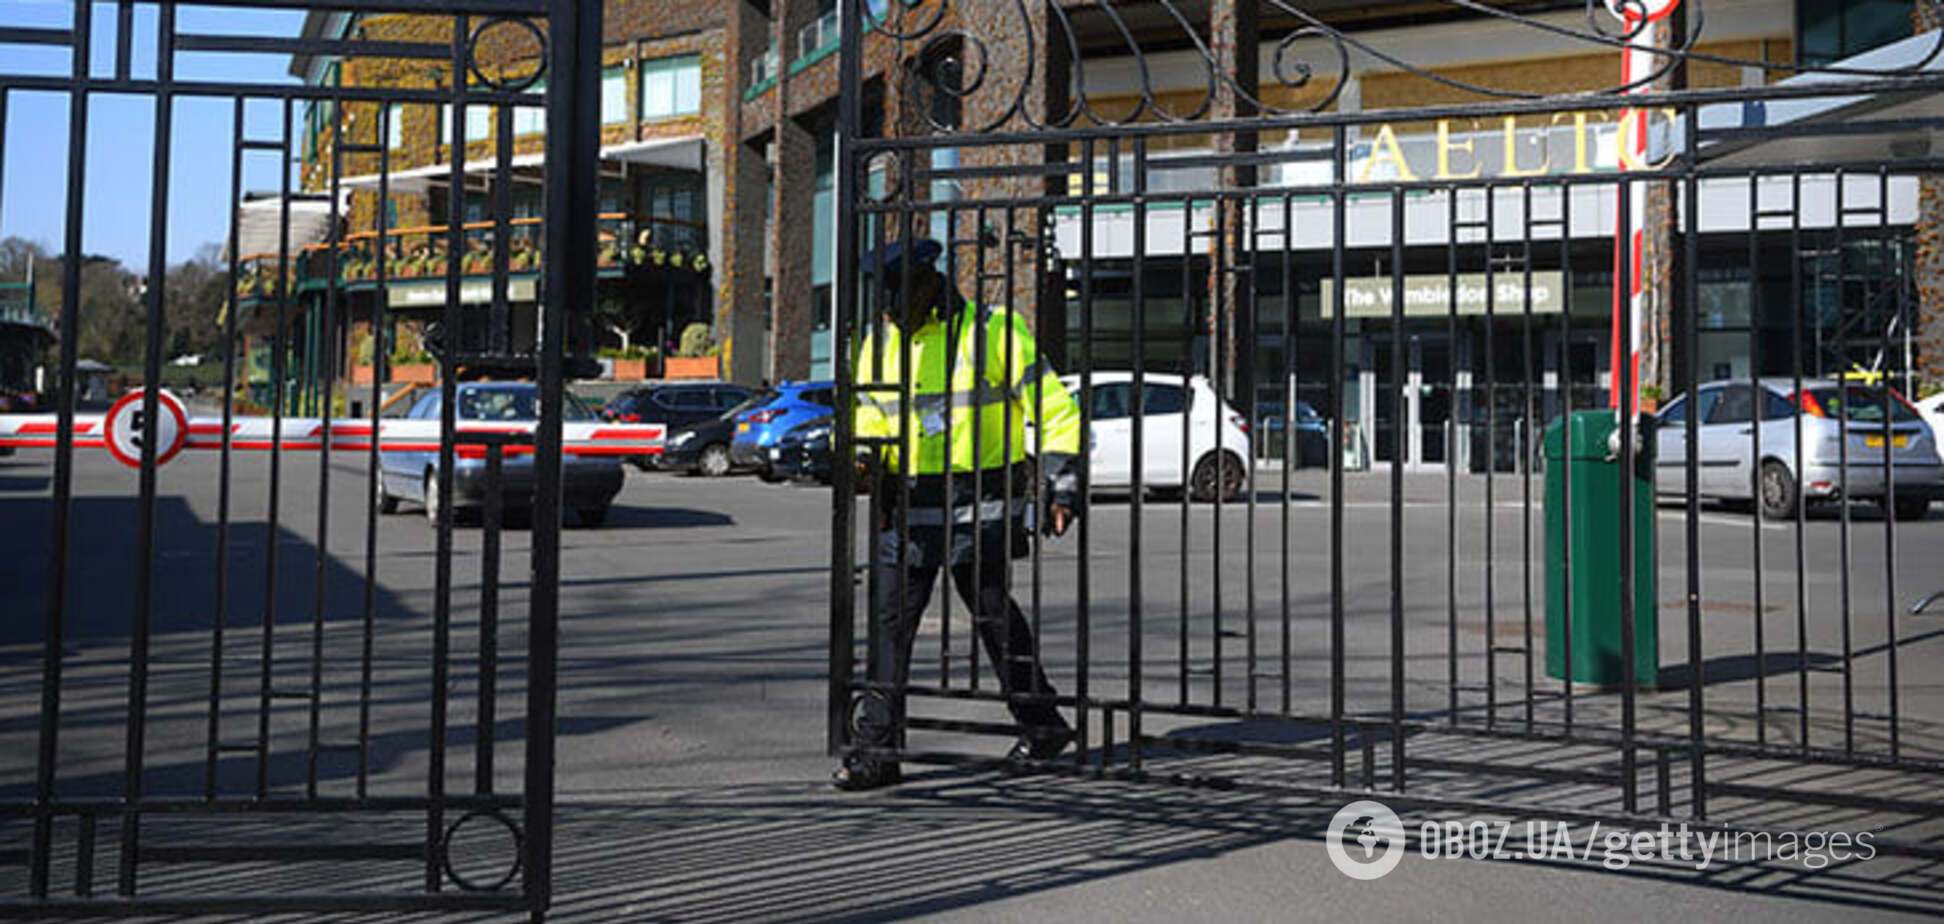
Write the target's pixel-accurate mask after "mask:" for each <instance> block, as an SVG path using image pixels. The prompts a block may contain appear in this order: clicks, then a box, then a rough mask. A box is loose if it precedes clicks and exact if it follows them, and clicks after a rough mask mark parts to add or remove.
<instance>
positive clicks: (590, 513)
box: [574, 504, 608, 526]
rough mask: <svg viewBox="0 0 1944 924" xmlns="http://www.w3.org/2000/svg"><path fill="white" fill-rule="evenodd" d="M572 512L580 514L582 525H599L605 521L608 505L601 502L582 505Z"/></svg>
mask: <svg viewBox="0 0 1944 924" xmlns="http://www.w3.org/2000/svg"><path fill="white" fill-rule="evenodd" d="M574 512H575V513H577V514H579V515H580V522H581V525H582V526H599V525H601V524H602V523H606V522H607V515H608V505H607V504H601V505H599V506H596V507H582V508H580V509H579V510H576V511H574Z"/></svg>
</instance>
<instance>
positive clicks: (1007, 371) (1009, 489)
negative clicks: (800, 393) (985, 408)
mask: <svg viewBox="0 0 1944 924" xmlns="http://www.w3.org/2000/svg"><path fill="white" fill-rule="evenodd" d="M1017 214H1018V213H1017V211H1016V210H1015V208H1014V207H1013V206H1012V205H1007V206H1006V209H1005V211H1004V212H1003V213H1002V215H1003V218H1002V219H1001V221H1002V222H1003V223H1004V230H1002V231H1001V232H1000V235H999V240H1000V241H1001V246H1002V247H1003V248H1004V249H1003V250H1002V251H1001V253H1000V255H999V266H1000V269H1001V271H1002V272H1003V273H1004V274H1005V278H1004V280H1003V281H1001V283H1000V287H999V291H1000V299H1001V301H1002V303H1003V304H1004V305H1005V306H1006V329H1005V330H1004V331H1002V332H1000V336H999V339H1000V349H1001V350H1002V351H1003V352H1002V353H1001V355H1000V359H999V367H1000V376H999V381H1000V385H999V387H1000V388H1002V389H1007V390H1010V389H1011V388H1012V384H1013V376H1014V375H1017V374H1018V373H1019V372H1020V371H1022V370H1021V369H1020V368H1018V367H1019V366H1020V364H1019V363H1017V362H1015V360H1014V357H1013V351H1014V350H1015V349H1016V347H1017V338H1016V337H1015V336H1014V334H1013V327H1014V324H1013V320H1014V318H1015V317H1016V315H1014V314H1013V312H1014V310H1015V309H1014V307H1013V306H1014V304H1015V303H1016V300H1015V298H1014V295H1015V292H1014V285H1013V279H1014V276H1015V267H1014V264H1013V254H1014V253H1015V252H1016V251H1017V250H1018V249H1019V242H1018V241H1017V240H1015V239H1014V237H1013V235H1014V233H1015V232H1016V231H1017V226H1016V225H1015V224H1014V221H1015V216H1016V215H1017ZM905 342H906V343H907V344H909V343H910V342H911V338H910V337H906V338H905ZM906 349H907V350H909V349H910V348H909V347H906ZM903 368H905V369H910V368H911V365H910V363H906V364H905V365H904V366H903ZM906 378H907V379H909V378H910V376H906ZM986 384H987V378H986V376H984V375H981V376H979V378H978V381H977V384H975V385H974V386H973V387H974V389H975V391H974V393H975V394H976V393H977V392H976V389H977V388H981V387H985V386H986ZM947 392H948V394H949V392H950V386H949V384H948V386H947ZM945 403H946V405H947V406H948V407H949V406H950V404H951V399H950V398H949V397H948V398H947V399H946V402H945ZM1013 403H1014V402H1013V401H1012V399H1011V398H1010V396H1009V397H1008V398H1007V400H1006V401H1005V403H1004V404H1002V405H1000V408H999V417H1000V424H999V457H1000V458H1001V459H1003V460H1005V468H1004V472H1005V478H1004V479H1002V482H1001V484H1000V485H999V496H1000V499H1001V500H1002V501H1004V503H1003V504H1002V505H1001V506H1000V508H999V509H1000V510H1003V511H1005V514H1004V517H1005V519H1006V520H1007V521H1008V522H1007V526H1008V528H1006V529H1003V530H1000V533H1001V538H1000V540H999V542H1000V548H1001V549H1002V550H1004V552H1005V555H1004V557H1003V558H1002V559H1001V560H1002V561H1004V562H1005V563H1006V566H1005V571H1004V573H1003V575H1002V577H1001V578H1000V582H999V583H1000V587H1001V588H1002V589H1004V591H1005V594H1006V600H1007V605H1008V606H1010V605H1011V601H1012V598H1013V595H1012V589H1013V576H1012V575H1013V569H1012V559H1013V531H1012V529H1011V528H1010V525H1011V520H1012V516H1013V509H1012V506H1013V439H1012V428H1013ZM948 413H949V412H948ZM981 423H983V420H981ZM981 461H983V460H981ZM1033 617H1034V623H1035V625H1034V634H1033V637H1034V638H1036V639H1037V638H1038V637H1039V632H1038V625H1037V623H1038V619H1039V614H1038V613H1037V612H1035V613H1034V614H1033ZM999 650H1000V653H1001V660H1002V663H1001V664H998V665H995V666H996V667H998V668H999V676H1000V677H1001V678H1002V679H1004V680H1005V683H1003V684H1002V689H1004V690H1005V693H1006V704H1007V705H1008V706H1011V705H1012V704H1014V703H1016V702H1018V700H1017V697H1018V696H1019V695H1020V692H1021V691H1020V690H1018V689H1017V688H1015V687H1014V685H1013V683H1012V681H1011V678H1012V676H1013V673H1012V671H1013V666H1014V665H1015V664H1016V663H1017V662H1016V661H1015V660H1014V659H1016V658H1017V657H1019V653H1018V652H1016V651H1014V650H1013V645H1012V630H1011V627H1010V625H1008V627H1007V629H1006V630H1005V631H1003V632H1001V633H1000V635H999Z"/></svg>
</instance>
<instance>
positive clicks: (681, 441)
mask: <svg viewBox="0 0 1944 924" xmlns="http://www.w3.org/2000/svg"><path fill="white" fill-rule="evenodd" d="M692 439H695V431H693V430H683V431H682V432H680V433H677V434H675V438H674V439H671V440H669V441H668V445H670V446H682V445H686V444H687V443H688V441H689V440H692Z"/></svg>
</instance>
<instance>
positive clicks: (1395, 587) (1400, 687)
mask: <svg viewBox="0 0 1944 924" xmlns="http://www.w3.org/2000/svg"><path fill="white" fill-rule="evenodd" d="M1390 200H1391V201H1390V204H1391V214H1390V220H1391V235H1390V237H1391V305H1390V307H1391V316H1390V322H1391V342H1390V348H1391V384H1392V386H1393V388H1392V391H1391V417H1392V419H1393V420H1395V421H1396V427H1395V431H1394V434H1395V435H1394V436H1393V438H1392V441H1391V470H1390V533H1391V548H1390V662H1391V663H1390V743H1391V789H1392V790H1395V791H1397V792H1402V791H1403V790H1404V444H1405V436H1406V434H1405V432H1404V429H1405V426H1404V424H1405V419H1404V415H1405V410H1406V403H1407V402H1406V401H1405V397H1406V396H1405V394H1404V388H1405V382H1406V381H1407V380H1408V377H1407V373H1406V369H1405V355H1404V190H1403V189H1402V188H1400V187H1392V189H1391V197H1390Z"/></svg>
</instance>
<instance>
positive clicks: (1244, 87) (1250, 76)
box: [1204, 0, 1262, 397]
mask: <svg viewBox="0 0 1944 924" xmlns="http://www.w3.org/2000/svg"><path fill="white" fill-rule="evenodd" d="M1257 9H1258V4H1257V3H1256V2H1255V0H1214V4H1213V5H1212V6H1211V7H1210V9H1209V35H1210V39H1211V41H1210V50H1211V51H1212V52H1214V54H1215V68H1216V72H1217V73H1218V74H1225V75H1228V76H1229V78H1230V79H1231V80H1232V81H1233V85H1231V84H1230V83H1229V82H1228V81H1220V82H1218V83H1217V85H1216V90H1215V100H1214V105H1213V106H1212V107H1210V109H1209V117H1210V118H1211V119H1215V120H1217V121H1227V120H1234V119H1247V118H1250V117H1253V116H1255V115H1257V114H1258V112H1257V106H1256V99H1257V98H1258V97H1257V94H1258V93H1259V92H1260V90H1261V88H1260V73H1261V47H1262V37H1261V31H1260V28H1259V26H1258V12H1257ZM1257 141H1258V136H1257V135H1256V133H1255V132H1223V133H1219V134H1217V135H1216V136H1215V138H1214V148H1215V152H1216V153H1217V154H1250V153H1254V152H1255V150H1256V146H1257ZM1220 183H1221V187H1222V188H1223V189H1224V190H1231V189H1245V188H1248V187H1253V186H1254V185H1256V168H1254V167H1223V168H1222V171H1221V177H1220ZM1221 211H1222V217H1221V222H1222V225H1221V227H1222V234H1221V235H1219V236H1217V237H1211V238H1209V243H1208V246H1209V256H1210V260H1209V280H1208V292H1209V295H1210V296H1211V297H1210V299H1209V314H1208V315H1207V317H1206V319H1205V320H1204V323H1205V324H1206V328H1205V332H1206V333H1207V334H1209V344H1210V355H1209V357H1208V361H1209V373H1210V374H1211V375H1213V374H1214V372H1215V370H1216V369H1217V362H1216V361H1217V357H1218V354H1217V353H1216V352H1215V351H1217V350H1219V351H1220V353H1219V359H1220V365H1219V368H1220V369H1221V370H1222V372H1223V376H1222V379H1223V381H1219V382H1217V386H1218V387H1222V386H1224V385H1226V386H1229V387H1227V388H1225V390H1224V394H1226V395H1229V396H1230V397H1235V396H1236V392H1235V389H1234V388H1233V386H1234V385H1235V384H1236V383H1238V382H1240V381H1242V378H1241V376H1239V375H1238V370H1239V369H1240V368H1241V367H1240V365H1239V363H1240V362H1241V361H1242V360H1243V359H1244V356H1243V355H1242V353H1243V351H1245V350H1246V351H1249V352H1248V356H1250V357H1252V356H1253V355H1254V354H1253V349H1252V346H1251V344H1252V343H1253V340H1254V331H1253V325H1251V324H1250V323H1249V322H1250V320H1251V312H1249V311H1247V310H1246V309H1247V308H1248V306H1247V305H1245V304H1244V300H1246V299H1248V298H1249V297H1250V290H1252V289H1253V288H1254V280H1253V279H1252V278H1250V276H1249V275H1248V274H1247V273H1246V272H1241V273H1238V272H1236V271H1237V270H1246V269H1247V264H1248V262H1249V255H1250V254H1251V252H1252V250H1253V248H1252V247H1251V246H1250V243H1251V242H1250V240H1249V237H1250V235H1249V230H1250V229H1249V227H1248V225H1247V222H1248V220H1249V217H1250V209H1249V208H1248V206H1247V204H1246V203H1243V202H1240V201H1235V200H1230V201H1227V202H1224V203H1223V205H1222V209H1221ZM1218 307H1219V309H1220V312H1221V318H1220V324H1219V329H1220V331H1221V334H1222V336H1221V338H1220V339H1219V342H1218V341H1217V338H1216V337H1215V336H1214V334H1215V332H1216V330H1217V329H1218V325H1217V324H1216V314H1215V310H1216V309H1217V308H1218Z"/></svg>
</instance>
